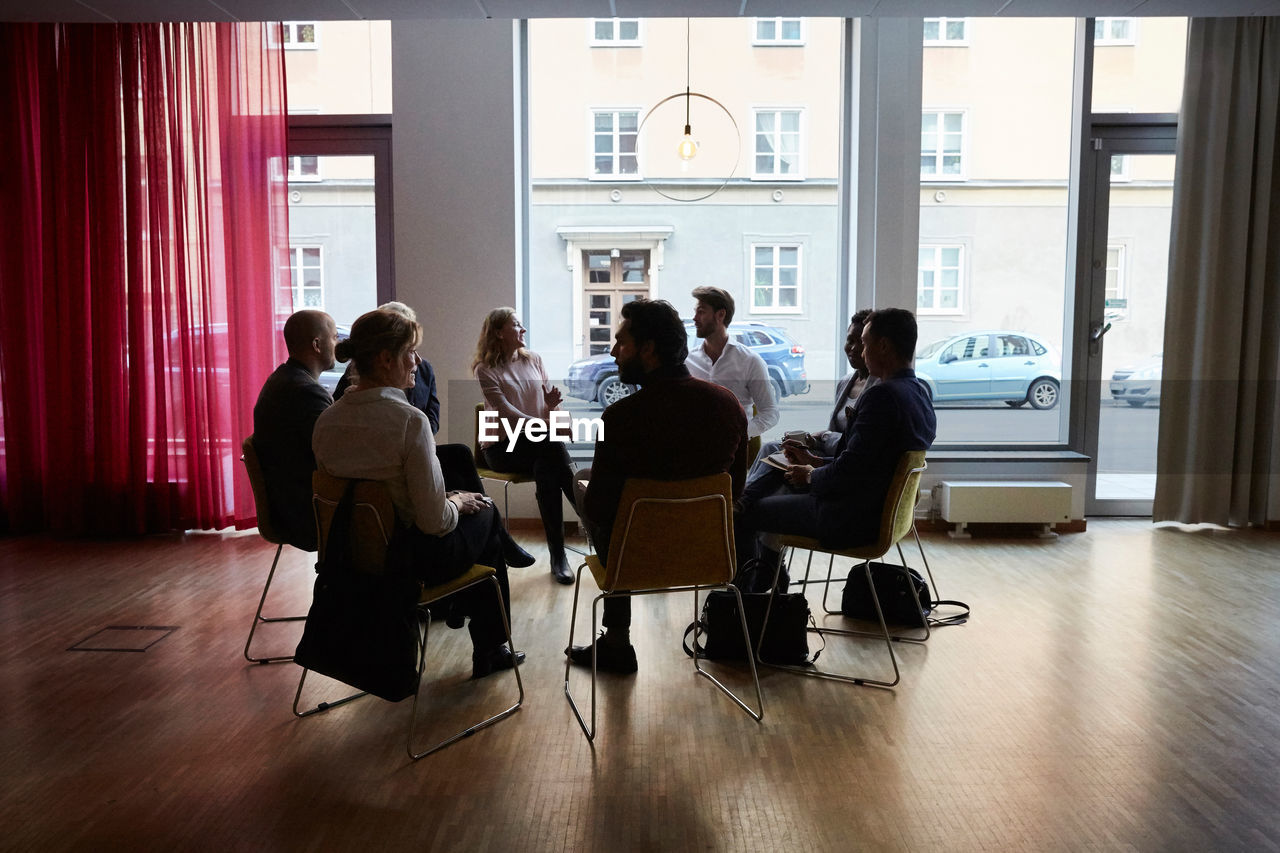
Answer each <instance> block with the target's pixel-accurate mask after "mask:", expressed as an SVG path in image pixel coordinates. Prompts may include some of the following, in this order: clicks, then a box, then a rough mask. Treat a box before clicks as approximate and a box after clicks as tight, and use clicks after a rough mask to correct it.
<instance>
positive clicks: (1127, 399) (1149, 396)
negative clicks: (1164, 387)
mask: <svg viewBox="0 0 1280 853" xmlns="http://www.w3.org/2000/svg"><path fill="white" fill-rule="evenodd" d="M1163 371H1164V353H1159V354H1158V355H1153V356H1151V358H1149V359H1147V360H1146V361H1144V362H1142V363H1141V364H1138V365H1135V366H1133V367H1122V368H1120V369H1119V370H1117V371H1116V372H1115V373H1112V374H1111V399H1112V400H1114V401H1116V402H1117V403H1120V402H1124V403H1128V404H1129V405H1130V406H1133V407H1134V408H1135V409H1140V408H1142V407H1143V406H1145V405H1146V404H1147V403H1150V404H1151V405H1153V406H1158V405H1160V375H1161V373H1162V372H1163Z"/></svg>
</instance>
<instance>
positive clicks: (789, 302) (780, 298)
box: [751, 243, 801, 313]
mask: <svg viewBox="0 0 1280 853" xmlns="http://www.w3.org/2000/svg"><path fill="white" fill-rule="evenodd" d="M800 257H801V247H800V246H796V245H786V244H784V245H761V244H758V243H757V244H755V245H753V246H752V247H751V311H752V313H794V312H797V311H799V310H800Z"/></svg>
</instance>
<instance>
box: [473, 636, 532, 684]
mask: <svg viewBox="0 0 1280 853" xmlns="http://www.w3.org/2000/svg"><path fill="white" fill-rule="evenodd" d="M520 663H524V652H512V651H511V649H509V648H507V644H506V643H503V644H502V645H500V646H498V647H497V648H494V649H488V650H486V651H482V652H481V651H476V652H472V653H471V677H472V678H484V677H485V676H486V675H492V674H493V673H495V672H500V671H501V670H504V669H511V668H512V667H514V666H515V665H516V664H520Z"/></svg>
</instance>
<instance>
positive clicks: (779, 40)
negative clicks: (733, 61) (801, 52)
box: [750, 15, 809, 47]
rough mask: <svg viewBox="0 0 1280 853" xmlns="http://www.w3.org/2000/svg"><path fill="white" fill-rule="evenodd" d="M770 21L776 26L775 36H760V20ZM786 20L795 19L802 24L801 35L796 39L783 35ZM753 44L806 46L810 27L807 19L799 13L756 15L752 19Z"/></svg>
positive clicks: (764, 45) (762, 45)
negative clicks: (767, 37) (763, 37)
mask: <svg viewBox="0 0 1280 853" xmlns="http://www.w3.org/2000/svg"><path fill="white" fill-rule="evenodd" d="M761 21H770V22H772V23H773V26H774V36H773V38H771V39H762V38H760V22H761ZM784 21H795V22H796V23H798V24H799V25H800V35H799V36H798V37H797V38H794V39H787V38H783V37H782V25H783V22H784ZM750 34H751V46H752V47H804V46H805V43H806V41H807V39H808V35H809V28H808V27H807V26H806V25H805V19H804V17H802V16H798V15H783V16H779V17H767V16H766V17H756V18H752V19H751V30H750Z"/></svg>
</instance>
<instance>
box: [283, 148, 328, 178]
mask: <svg viewBox="0 0 1280 853" xmlns="http://www.w3.org/2000/svg"><path fill="white" fill-rule="evenodd" d="M288 162H289V173H288V175H287V176H286V177H287V179H288V180H289V181H290V182H294V181H318V180H320V158H319V157H317V156H315V155H313V154H312V155H305V156H302V157H289V158H288Z"/></svg>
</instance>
